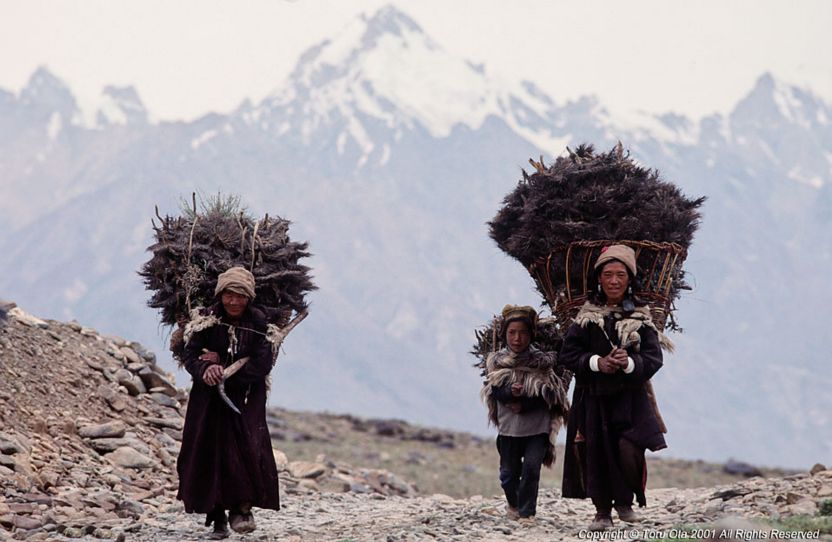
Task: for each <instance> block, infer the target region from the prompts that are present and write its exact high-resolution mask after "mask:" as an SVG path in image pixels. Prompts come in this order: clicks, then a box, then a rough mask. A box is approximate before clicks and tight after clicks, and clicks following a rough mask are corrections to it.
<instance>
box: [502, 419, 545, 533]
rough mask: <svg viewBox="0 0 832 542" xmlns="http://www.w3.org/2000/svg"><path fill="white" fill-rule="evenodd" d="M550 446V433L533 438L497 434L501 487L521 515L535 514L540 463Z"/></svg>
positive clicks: (510, 503) (523, 516)
mask: <svg viewBox="0 0 832 542" xmlns="http://www.w3.org/2000/svg"><path fill="white" fill-rule="evenodd" d="M548 448H549V435H548V434H546V433H541V434H539V435H532V436H530V437H507V436H505V435H498V436H497V451H498V452H500V486H502V488H503V491H504V492H505V494H506V501H508V504H509V506H511V507H513V508H517V509H518V510H519V511H520V517H521V518H527V517H529V516H533V515H535V512H536V511H537V488H538V486H539V485H540V466H541V465H542V464H543V458H544V457H545V456H546V450H547V449H548Z"/></svg>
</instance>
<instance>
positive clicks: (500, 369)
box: [481, 305, 568, 521]
mask: <svg viewBox="0 0 832 542" xmlns="http://www.w3.org/2000/svg"><path fill="white" fill-rule="evenodd" d="M536 330H537V312H536V311H535V310H534V309H533V308H532V307H528V306H522V307H521V306H516V305H506V306H505V308H503V311H502V320H501V322H500V334H501V340H502V344H504V345H505V347H504V348H502V349H501V350H497V351H496V352H493V353H491V354H490V355H489V356H488V357H487V359H486V363H485V370H486V372H485V382H484V383H483V389H482V392H481V396H482V398H483V400H484V402H485V403H486V404H487V405H488V412H489V419H490V420H491V422H492V423H493V424H494V425H496V426H497V428H498V430H499V434H498V436H497V450H498V451H499V454H500V485H501V486H502V488H503V491H504V492H505V496H506V501H507V516H508V517H509V518H510V519H520V520H521V521H532V520H533V519H534V517H535V514H536V512H537V492H538V486H539V482H540V468H541V465H546V466H547V467H551V466H552V464H553V463H554V460H555V438H556V437H557V434H558V431H559V429H560V427H561V425H562V420H563V416H564V414H565V413H566V410H567V409H568V399H567V398H566V389H567V385H566V384H564V382H563V381H562V380H561V378H560V376H559V375H558V374H556V372H555V370H554V369H555V360H556V355H555V353H554V352H543V351H541V350H539V349H537V348H536V347H535V346H534V345H532V341H533V340H534V338H535V332H536Z"/></svg>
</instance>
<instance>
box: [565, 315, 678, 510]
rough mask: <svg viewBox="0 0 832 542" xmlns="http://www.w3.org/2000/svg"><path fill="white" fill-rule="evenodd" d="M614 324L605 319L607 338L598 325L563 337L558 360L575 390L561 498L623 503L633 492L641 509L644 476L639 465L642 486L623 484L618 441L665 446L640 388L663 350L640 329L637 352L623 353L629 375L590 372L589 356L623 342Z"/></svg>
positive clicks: (575, 329) (653, 336) (652, 336)
mask: <svg viewBox="0 0 832 542" xmlns="http://www.w3.org/2000/svg"><path fill="white" fill-rule="evenodd" d="M616 320H617V318H615V317H614V315H610V316H607V317H606V318H604V327H605V329H606V335H605V334H604V331H602V329H601V327H599V326H598V325H597V324H596V323H593V322H587V323H586V324H585V325H584V326H583V327H582V326H581V325H579V324H577V323H573V324H572V325H571V326H570V328H569V330H568V331H567V334H566V337H565V339H564V343H563V347H562V349H561V353H560V357H559V362H560V363H561V364H563V365H564V366H566V368H568V369H569V370H571V371H572V372H573V373H574V375H575V390H574V392H573V396H572V407H571V409H570V410H569V420H568V424H567V430H566V452H565V456H564V467H563V496H564V497H567V498H578V499H583V498H586V497H591V498H595V499H599V500H601V501H610V500H616V501H617V502H618V501H621V502H623V501H626V500H628V495H629V499H632V495H633V493H635V496H636V498H637V500H638V502H639V504H641V505H642V506H644V503H645V497H644V484H645V482H646V476H647V472H646V470H645V467H644V465H643V464H642V465H641V467H640V468H641V470H642V472H641V473H640V479H641V481H640V483H638V484H633V483H629V484H628V483H627V481H626V480H625V478H624V474H623V472H622V471H621V468H620V462H619V439H620V438H624V439H626V440H628V441H630V442H631V443H632V444H634V445H635V447H637V448H639V449H641V450H644V449H649V450H652V451H656V450H659V449H662V448H665V447H666V446H667V445H666V443H665V440H664V435H663V434H662V431H661V428H660V425H659V422H658V418H657V416H656V412H655V410H654V409H653V406H652V405H651V403H650V400H649V398H648V395H647V391H646V389H645V385H644V383H645V382H646V381H647V380H648V379H649V378H650V377H652V376H653V375H654V374H655V373H656V371H658V370H659V369H660V368H661V366H662V351H661V347H660V344H659V337H658V333H657V332H656V331H655V330H654V329H653V328H651V327H648V326H647V325H642V326H641V327H640V328H639V329H638V334H639V337H640V339H641V341H640V346H639V347H638V351H636V349H635V348H634V347H632V346H631V347H628V349H627V353H628V355H629V356H630V357H631V358H632V359H633V363H634V364H635V370H634V371H633V372H632V373H630V374H624V373H623V372H617V373H615V374H612V375H607V374H604V373H601V372H595V371H592V369H590V365H589V360H590V358H591V357H592V356H593V355H594V354H597V355H599V356H606V355H607V354H609V353H610V352H611V351H612V346H611V344H610V339H611V340H612V341H613V342H614V343H615V344H616V345H620V344H621V343H620V339H619V338H618V335H617V333H616V330H615V322H616ZM607 337H609V339H608V338H607ZM634 485H635V486H636V487H633V486H634Z"/></svg>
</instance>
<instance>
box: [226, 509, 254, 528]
mask: <svg viewBox="0 0 832 542" xmlns="http://www.w3.org/2000/svg"><path fill="white" fill-rule="evenodd" d="M228 521H229V522H230V523H231V528H232V529H234V530H235V531H236V532H238V533H250V532H252V531H254V530H255V529H256V528H257V524H256V523H254V515H252V513H251V505H250V504H248V503H244V504H241V505H240V506H239V507H237V508H236V509H234V510H231V511H230V512H229V513H228Z"/></svg>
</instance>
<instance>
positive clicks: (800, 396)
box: [0, 8, 832, 466]
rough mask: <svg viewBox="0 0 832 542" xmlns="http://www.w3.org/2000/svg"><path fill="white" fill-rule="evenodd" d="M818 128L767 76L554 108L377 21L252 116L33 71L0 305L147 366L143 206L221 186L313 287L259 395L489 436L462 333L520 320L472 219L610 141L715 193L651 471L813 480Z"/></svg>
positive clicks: (819, 257)
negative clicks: (665, 444)
mask: <svg viewBox="0 0 832 542" xmlns="http://www.w3.org/2000/svg"><path fill="white" fill-rule="evenodd" d="M89 119H94V121H93V122H90V121H89ZM830 119H832V108H830V105H829V104H828V103H826V102H825V101H823V100H821V99H820V98H818V97H816V96H814V95H812V94H811V93H809V92H808V91H805V90H802V89H799V88H795V87H791V86H789V85H786V84H784V83H782V82H779V81H777V80H776V79H775V78H774V77H773V76H770V75H763V76H762V77H761V78H760V79H759V80H758V82H757V84H756V85H755V87H754V88H753V89H752V90H751V91H750V93H749V94H748V95H747V96H746V98H744V99H743V100H742V101H741V102H740V103H738V104H737V106H736V108H735V109H734V111H733V112H732V113H731V114H730V115H728V116H712V117H708V118H705V119H702V120H700V121H695V120H691V119H688V118H685V117H683V116H680V115H674V114H671V113H668V114H665V115H649V114H638V113H636V114H627V115H621V114H619V113H617V112H616V113H612V112H610V111H608V110H606V109H605V108H604V107H603V104H601V103H599V102H598V100H597V99H595V98H594V97H585V98H582V99H579V100H576V101H573V102H568V103H556V102H555V101H554V100H552V99H551V98H550V97H548V96H547V95H546V94H545V93H544V92H542V91H541V90H539V89H537V88H536V87H535V86H534V84H533V83H532V82H527V81H522V82H513V81H505V80H503V79H501V78H500V77H499V76H496V75H494V74H490V73H489V72H488V69H487V67H486V66H476V65H473V64H471V63H470V62H467V61H465V60H464V59H459V58H456V57H454V56H453V55H451V54H449V53H448V52H447V51H445V50H444V49H443V48H442V47H441V45H439V44H437V43H436V42H435V41H433V40H432V39H431V38H430V37H429V36H427V35H426V34H425V33H424V32H423V31H422V29H421V28H420V27H419V26H418V25H417V24H416V23H415V22H414V21H413V20H411V19H410V18H409V17H407V16H406V15H405V14H403V13H402V12H400V11H398V10H396V9H394V8H384V9H382V10H380V11H379V12H378V13H376V14H375V15H373V16H368V17H362V18H359V19H357V20H355V21H354V22H353V24H351V25H350V26H348V27H347V28H345V29H344V30H343V32H342V33H341V34H339V35H337V36H333V38H332V39H331V40H327V41H325V42H323V43H321V44H319V45H317V46H315V47H313V48H311V49H309V50H308V51H307V52H306V53H305V54H304V55H302V57H301V58H300V59H299V61H298V64H297V67H296V68H295V70H294V72H293V73H292V74H291V76H290V77H289V78H288V80H287V81H285V83H284V84H282V85H281V86H280V87H279V88H277V89H276V90H275V92H274V93H272V94H271V95H270V96H269V97H267V98H266V99H265V100H263V101H261V102H260V103H255V104H252V103H248V102H247V103H244V104H241V105H240V107H239V108H238V109H237V110H236V111H235V112H233V113H232V114H229V115H218V114H212V115H207V116H205V117H203V118H201V119H199V120H197V121H194V122H188V123H185V122H177V123H161V124H160V123H155V122H153V121H152V117H151V115H150V114H149V113H148V112H147V111H146V109H145V108H144V106H143V105H142V102H141V99H140V98H139V95H138V93H137V92H136V91H135V90H134V89H132V88H121V89H116V88H111V87H110V88H107V89H105V91H104V92H103V94H102V105H101V106H100V109H99V110H97V111H94V112H81V111H80V110H79V107H78V105H77V104H76V102H75V99H74V98H73V96H72V92H71V91H70V90H69V89H67V88H66V86H65V85H64V84H63V83H62V82H61V81H60V80H59V79H58V78H57V77H56V76H55V75H53V74H51V73H50V72H49V71H48V70H46V69H40V70H38V71H37V72H36V73H35V74H34V75H33V76H32V79H31V80H30V82H29V84H28V85H27V87H26V88H25V89H24V90H23V91H22V92H20V93H19V94H18V95H15V94H12V93H8V92H3V91H0V175H2V177H1V178H2V179H3V182H2V184H0V232H2V234H0V250H2V254H3V255H4V257H3V258H2V259H0V294H2V296H3V297H6V298H10V299H13V300H15V301H17V302H18V303H19V304H20V305H22V306H23V307H25V308H26V309H27V310H29V311H32V312H35V313H37V314H39V315H43V316H51V317H55V318H72V317H74V318H77V319H78V320H80V321H82V322H84V323H87V324H89V325H93V326H95V327H97V328H99V329H102V330H107V331H110V332H112V333H117V334H120V335H123V336H125V337H129V338H136V339H139V340H141V341H143V342H144V343H145V344H147V345H148V346H152V347H154V348H155V349H156V350H157V352H159V353H160V354H165V353H166V352H165V351H166V345H165V340H164V339H165V336H164V332H163V330H160V329H159V327H158V323H157V322H158V319H157V317H156V315H155V314H154V313H153V311H151V310H150V309H146V308H145V307H144V305H145V301H146V299H147V297H148V296H147V294H146V293H145V292H144V291H143V287H142V285H141V283H140V281H139V279H138V277H137V275H136V273H135V272H136V270H137V269H138V268H139V266H140V264H141V263H142V262H143V261H144V260H145V259H146V258H147V255H146V254H145V252H144V249H145V247H146V246H148V244H149V243H150V236H151V228H150V218H151V217H152V216H153V213H154V211H153V209H154V205H157V204H158V205H159V207H160V209H161V211H162V212H177V207H178V205H179V201H180V198H183V197H184V198H189V197H190V193H191V192H192V191H194V190H199V191H201V192H203V193H206V194H210V193H214V192H216V191H217V190H223V191H225V192H235V193H239V194H241V195H242V196H243V199H244V201H245V202H246V203H247V204H248V205H249V206H250V208H251V210H252V211H253V212H255V213H263V212H269V213H270V214H272V215H274V214H280V215H282V216H285V217H287V218H290V219H291V220H293V221H294V225H293V227H292V235H293V237H294V238H298V239H308V240H309V241H310V246H311V249H312V251H313V252H314V256H313V258H311V261H310V262H309V264H310V265H311V266H312V267H313V268H314V274H315V277H316V282H317V284H318V285H319V287H320V290H319V291H317V292H315V293H314V294H313V296H312V299H311V301H312V314H311V316H310V318H309V319H308V320H307V321H306V322H304V324H303V325H302V326H301V327H300V328H299V329H298V330H297V331H296V332H295V333H293V335H292V337H291V339H290V340H289V341H288V342H287V344H286V345H285V352H284V357H283V358H282V361H281V362H280V363H279V366H278V369H277V374H276V378H275V388H274V391H273V394H272V397H273V401H275V402H276V403H278V404H282V405H286V406H290V407H293V408H305V409H316V410H330V411H352V412H356V413H359V414H365V415H375V416H398V417H403V418H408V419H411V420H415V421H421V422H430V423H432V424H438V425H448V426H452V427H456V428H462V429H469V430H474V431H477V432H484V431H485V430H486V426H485V413H484V410H483V408H482V406H481V405H479V403H478V397H477V391H478V387H479V384H480V382H479V378H478V375H477V373H476V371H475V370H474V369H472V368H470V364H471V363H472V362H473V358H471V357H470V355H468V354H467V351H468V350H469V348H470V345H471V343H472V342H473V333H472V331H473V329H474V328H475V327H476V326H478V325H481V324H483V323H484V322H485V321H486V320H488V319H489V318H490V316H491V315H492V314H493V313H494V312H496V311H498V310H499V308H500V307H502V305H503V304H505V303H507V302H520V303H538V302H539V299H538V298H537V296H536V294H535V293H534V291H533V286H532V282H531V280H530V279H529V278H528V276H527V274H526V272H525V271H524V270H523V268H522V266H520V265H519V264H518V263H516V262H514V261H512V260H510V259H509V258H508V257H506V256H504V255H503V254H502V253H500V252H499V251H498V250H497V248H496V247H495V246H493V243H491V241H490V240H489V239H488V236H487V230H486V227H485V222H486V221H487V220H489V219H490V218H491V217H492V216H493V215H494V213H495V212H496V210H497V208H498V205H499V202H500V200H501V199H502V197H503V195H504V194H506V193H507V192H508V191H509V190H511V189H512V188H513V186H514V184H515V183H516V181H517V180H518V179H519V178H520V168H521V167H523V166H524V164H526V163H527V162H526V160H527V159H528V158H529V157H537V156H539V155H541V154H542V155H543V156H544V157H549V158H547V161H548V160H550V159H551V157H552V156H556V155H559V154H560V153H562V152H563V151H564V150H565V146H566V145H576V144H578V143H581V142H584V141H589V142H593V143H595V144H596V145H597V146H598V147H600V148H606V147H611V146H612V145H613V144H615V143H616V142H617V141H618V140H621V141H622V142H623V143H624V145H625V146H626V147H628V148H629V149H630V150H631V151H632V152H633V154H634V155H635V156H636V157H637V158H638V159H639V160H640V161H642V162H643V163H645V164H648V165H650V166H651V167H656V168H658V169H660V170H661V171H662V172H663V174H664V176H665V178H667V179H669V180H672V181H674V182H676V183H677V184H679V185H680V186H681V187H682V188H683V189H684V190H685V191H686V192H687V193H689V194H691V195H695V196H698V195H707V196H708V197H709V201H708V203H707V204H706V207H705V209H704V222H703V227H702V230H701V231H700V233H699V234H698V236H697V238H696V240H695V243H694V246H693V249H692V251H691V254H690V256H689V258H688V268H689V272H690V273H691V277H692V279H693V281H694V285H695V289H694V291H693V292H691V293H690V294H689V295H687V296H685V298H684V299H683V300H682V302H681V303H680V307H679V318H680V320H681V323H682V325H683V327H684V328H685V330H686V333H685V334H684V335H680V336H676V337H674V339H675V340H676V342H677V343H678V353H677V354H676V355H674V356H670V357H669V359H668V360H667V362H666V366H665V368H664V369H663V371H662V372H661V373H660V374H659V375H658V376H657V382H656V389H657V391H658V393H659V401H660V403H661V406H662V410H663V413H664V415H665V418H666V420H667V422H668V425H669V427H670V430H671V432H670V434H669V435H668V441H669V443H670V446H671V449H670V451H669V453H670V454H673V455H679V456H686V457H696V458H704V459H718V460H723V459H726V458H727V457H729V456H735V457H739V458H742V459H746V460H750V461H755V462H758V463H768V464H772V465H785V466H806V465H808V464H811V463H812V462H814V461H823V460H824V459H825V460H826V461H828V460H829V457H830V456H832V424H830V412H832V399H830V397H832V395H830V394H828V393H826V390H828V389H829V387H830V386H831V385H832V369H830V368H829V366H828V364H826V363H825V361H824V358H823V355H822V353H823V351H824V348H823V346H822V338H823V336H824V333H823V330H822V326H823V323H822V321H821V319H820V318H818V317H819V316H820V315H821V314H822V312H821V307H822V305H824V304H825V301H826V299H827V298H828V296H827V295H824V292H825V289H824V288H825V285H824V284H823V278H822V270H823V269H824V266H825V264H826V263H828V262H829V261H830V258H832V246H831V245H832V243H830V241H829V235H828V233H829V225H830V217H831V216H832V188H831V186H832V154H830V151H829V149H832V124H830ZM183 383H184V377H183Z"/></svg>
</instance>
